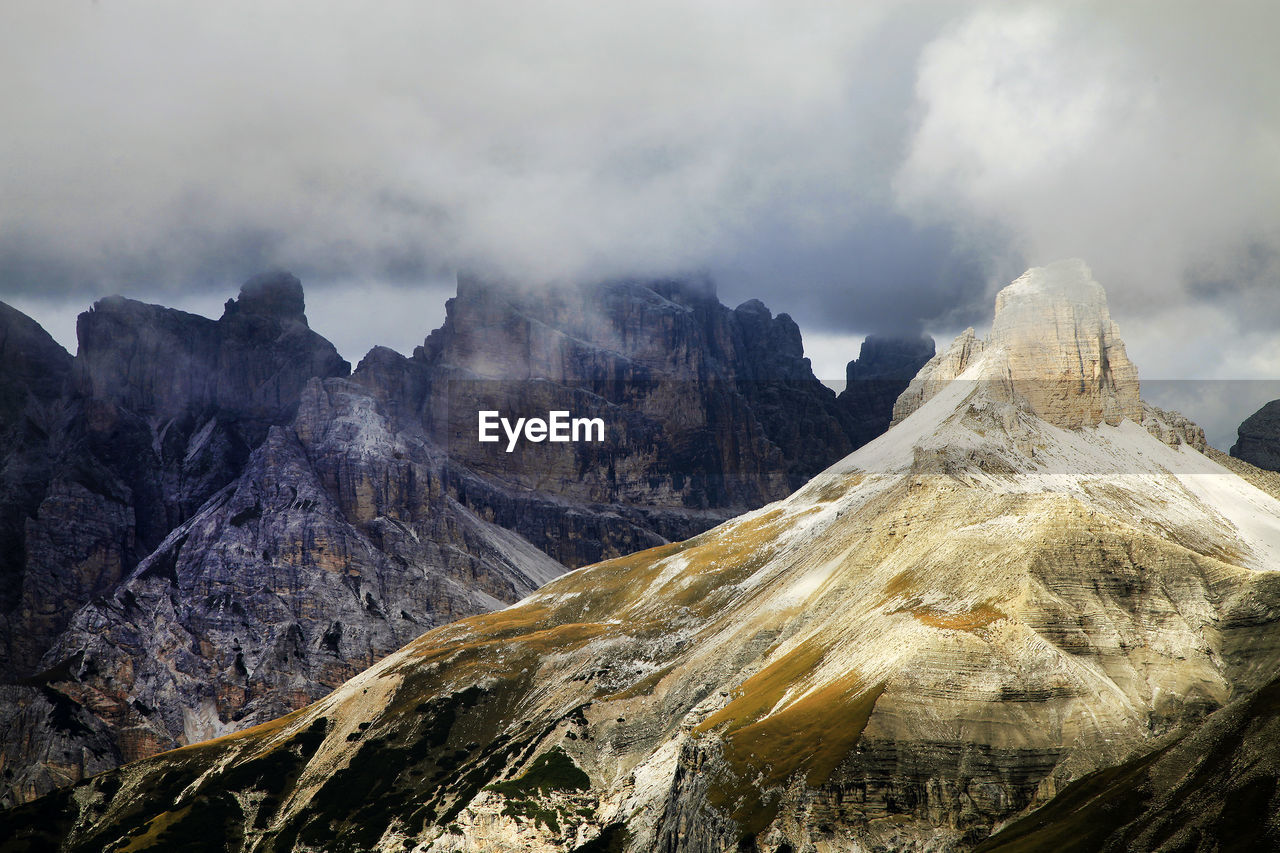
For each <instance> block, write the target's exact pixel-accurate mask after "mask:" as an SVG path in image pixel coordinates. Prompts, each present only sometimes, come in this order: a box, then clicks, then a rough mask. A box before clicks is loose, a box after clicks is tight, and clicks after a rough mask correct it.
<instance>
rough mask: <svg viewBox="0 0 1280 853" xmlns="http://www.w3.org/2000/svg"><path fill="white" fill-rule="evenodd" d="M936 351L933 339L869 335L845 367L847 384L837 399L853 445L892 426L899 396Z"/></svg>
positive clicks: (866, 440)
mask: <svg viewBox="0 0 1280 853" xmlns="http://www.w3.org/2000/svg"><path fill="white" fill-rule="evenodd" d="M935 354H936V353H935V349H934V343H933V338H915V339H911V338H888V337H878V336H876V335H870V336H868V337H867V339H866V340H864V341H863V342H862V348H861V349H860V350H859V352H858V357H857V358H856V359H854V360H853V361H851V362H849V364H848V366H847V367H846V368H845V387H844V390H843V391H841V392H840V396H839V397H838V398H837V403H838V404H839V406H840V408H841V409H842V410H843V412H844V413H845V417H847V418H848V420H849V430H850V438H851V440H852V443H853V446H854V447H861V446H862V445H864V444H866V443H867V442H868V441H871V439H873V438H876V437H877V436H879V435H881V434H882V433H883V432H884V431H885V430H887V429H888V428H889V424H890V423H891V422H892V420H893V407H894V404H895V403H896V402H897V400H898V397H900V396H901V395H902V392H903V391H905V390H906V389H907V386H908V384H909V383H910V382H911V380H912V379H913V378H915V375H916V374H917V373H919V372H920V370H921V369H922V368H923V367H924V366H925V365H926V364H928V363H929V361H930V360H932V359H933V357H934V355H935Z"/></svg>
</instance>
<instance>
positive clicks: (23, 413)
mask: <svg viewBox="0 0 1280 853" xmlns="http://www.w3.org/2000/svg"><path fill="white" fill-rule="evenodd" d="M70 372H71V356H70V355H69V354H68V353H67V351H66V350H64V349H63V348H62V347H60V346H58V344H57V343H56V342H55V341H54V340H53V338H51V337H49V334H48V333H47V332H45V330H44V329H42V328H40V325H39V324H38V323H36V322H35V321H34V320H32V319H31V318H30V317H28V316H27V315H25V314H23V313H22V312H20V311H17V310H15V309H13V308H10V307H9V306H8V305H5V304H4V303H2V302H0V447H3V448H4V449H3V451H2V452H0V453H2V455H0V460H2V462H0V612H4V613H7V612H9V611H10V610H12V609H13V608H14V607H15V606H16V604H17V602H18V600H19V598H20V597H21V590H22V566H23V565H24V563H25V562H26V553H27V551H26V537H25V532H24V531H25V526H26V520H27V519H28V518H31V517H33V516H34V515H35V514H36V510H37V508H38V507H39V506H40V502H41V501H42V500H44V496H45V492H46V490H47V489H48V485H49V480H50V478H51V476H52V468H53V455H52V453H51V448H50V442H49V433H50V432H51V431H52V430H54V429H56V426H55V424H56V422H57V420H58V418H59V415H60V409H61V406H60V401H61V398H62V396H63V391H64V389H65V385H66V380H67V376H68V375H69V374H70Z"/></svg>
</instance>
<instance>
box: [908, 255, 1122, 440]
mask: <svg viewBox="0 0 1280 853" xmlns="http://www.w3.org/2000/svg"><path fill="white" fill-rule="evenodd" d="M978 353H984V355H983V357H982V359H981V363H982V366H981V367H980V368H977V370H976V372H975V373H973V374H972V375H970V376H969V377H968V378H970V379H973V380H975V381H981V382H984V383H989V384H990V386H991V387H990V389H989V390H991V391H992V393H997V394H998V395H1000V396H1007V395H1009V394H1012V396H1013V398H1014V399H1016V400H1017V401H1018V402H1019V403H1020V404H1022V405H1025V406H1027V407H1029V408H1030V409H1031V410H1032V411H1033V412H1034V413H1035V414H1036V415H1037V416H1039V417H1040V418H1043V419H1044V420H1046V421H1048V422H1050V423H1053V424H1056V425H1058V426H1062V427H1067V428H1069V429H1078V428H1080V427H1085V426H1096V425H1098V424H1099V423H1103V422H1105V423H1108V424H1112V425H1114V424H1118V423H1119V422H1120V421H1121V420H1123V419H1125V418H1128V419H1130V420H1132V421H1134V422H1135V423H1141V422H1142V419H1143V414H1142V404H1141V402H1140V401H1139V398H1138V369H1137V367H1135V366H1134V364H1133V362H1131V361H1130V360H1129V356H1128V354H1127V353H1126V352H1125V348H1124V341H1123V340H1121V338H1120V333H1119V330H1118V329H1117V327H1116V324H1115V323H1114V322H1112V320H1111V314H1110V312H1109V311H1108V309H1107V295H1106V292H1105V291H1104V290H1103V289H1102V285H1100V284H1098V283H1097V282H1096V281H1095V280H1094V279H1093V273H1092V272H1091V271H1090V270H1089V267H1088V266H1087V265H1086V264H1085V263H1084V262H1083V261H1080V260H1077V259H1072V260H1066V261H1058V262H1056V263H1053V264H1049V265H1048V266H1044V267H1032V268H1031V269H1029V270H1027V271H1026V272H1025V273H1023V274H1022V275H1021V276H1019V277H1018V278H1017V279H1016V280H1015V281H1013V283H1011V284H1009V285H1008V286H1007V287H1005V288H1004V289H1003V290H1001V291H1000V292H999V293H998V294H997V295H996V303H995V318H994V320H993V321H992V324H991V335H990V337H989V338H988V339H987V340H986V341H982V340H978V339H977V337H976V335H975V334H974V332H973V330H972V329H968V330H966V331H965V333H964V334H962V335H961V336H960V337H959V338H957V339H956V341H955V342H954V343H953V344H952V345H951V347H949V348H948V350H947V351H946V352H944V353H942V354H941V355H940V356H937V357H936V358H934V359H933V360H932V361H930V362H929V364H927V365H925V367H924V369H923V370H921V372H920V374H918V375H917V377H916V379H915V380H913V381H912V384H911V386H910V387H908V389H907V391H906V392H904V394H903V397H902V398H901V399H900V400H899V402H898V405H897V406H896V407H895V411H894V422H895V423H896V422H898V421H900V420H902V419H903V418H905V417H906V416H907V415H908V414H910V413H911V412H912V411H915V409H916V408H918V407H919V406H920V405H921V404H922V403H923V402H924V401H925V400H927V399H928V398H929V397H931V396H933V394H934V393H936V391H937V390H939V389H940V388H941V386H942V385H945V384H946V383H947V382H950V381H951V380H953V379H957V378H959V377H960V376H961V374H963V373H965V372H966V371H968V370H970V368H971V367H972V366H973V365H975V364H977V362H978V359H976V358H975V357H974V356H975V355H977V354H978Z"/></svg>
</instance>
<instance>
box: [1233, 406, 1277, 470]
mask: <svg viewBox="0 0 1280 853" xmlns="http://www.w3.org/2000/svg"><path fill="white" fill-rule="evenodd" d="M1231 455H1232V456H1234V457H1236V458H1237V459H1242V460H1244V461H1245V462H1248V463H1249V464H1251V465H1255V466H1257V467H1258V468H1265V469H1267V470H1268V471H1280V400H1272V401H1271V402H1270V403H1267V404H1266V405H1265V406H1263V407H1262V408H1261V409H1258V411H1256V412H1254V413H1253V414H1252V415H1250V416H1249V417H1247V418H1245V419H1244V422H1243V423H1241V424H1240V428H1239V430H1238V437H1237V439H1236V443H1235V444H1233V445H1232V446H1231Z"/></svg>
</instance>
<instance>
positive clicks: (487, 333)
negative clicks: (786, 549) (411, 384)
mask: <svg viewBox="0 0 1280 853" xmlns="http://www.w3.org/2000/svg"><path fill="white" fill-rule="evenodd" d="M413 360H414V361H415V362H418V363H419V364H421V365H423V366H424V367H425V368H426V370H427V373H428V374H429V377H430V379H429V381H430V383H431V384H432V388H433V391H432V394H431V396H430V397H429V399H428V403H427V406H426V408H425V410H424V413H423V421H424V424H425V427H426V429H427V430H428V432H430V433H431V434H432V435H433V436H434V437H436V438H437V440H438V441H439V443H440V444H441V445H442V446H443V447H444V448H446V449H447V451H448V453H449V457H450V460H451V462H452V463H455V464H456V465H457V466H458V467H460V468H462V469H465V470H466V471H467V472H470V473H471V474H476V475H480V478H481V479H482V480H483V481H484V482H475V481H474V480H473V481H472V483H471V484H470V485H468V484H467V483H464V482H462V481H461V480H459V486H458V489H457V491H458V493H459V499H460V500H463V501H464V502H465V503H466V504H467V505H468V506H471V507H472V508H473V509H475V510H476V511H477V512H479V513H481V514H484V515H486V516H492V517H493V519H494V520H495V521H496V522H497V523H499V524H501V525H503V526H507V527H511V528H512V529H516V530H518V531H519V532H520V533H521V534H522V535H524V536H526V537H528V538H529V539H530V541H532V542H534V543H535V544H537V545H538V546H539V547H540V548H543V549H544V550H545V551H547V553H549V554H551V555H552V556H554V557H555V558H556V559H558V560H560V561H562V562H564V563H565V564H566V565H570V566H576V565H581V564H583V563H585V562H591V561H594V560H599V559H603V558H605V557H609V556H614V555H616V554H619V553H627V552H628V551H631V550H635V549H636V548H637V547H644V546H650V545H656V544H659V543H661V542H662V541H664V540H670V539H681V538H687V537H688V536H691V535H694V534H695V533H698V532H701V531H702V530H705V529H706V528H707V527H709V526H711V525H712V524H714V523H716V522H718V521H721V520H724V519H725V518H728V517H730V516H732V515H734V514H737V513H739V512H742V511H744V510H746V509H749V508H752V507H757V506H760V505H761V504H763V503H765V502H767V501H769V500H773V499H776V498H778V497H781V496H783V495H785V494H787V493H788V492H790V491H791V490H792V489H794V488H796V487H798V486H799V485H801V484H802V483H803V482H805V481H806V480H807V479H808V478H809V477H811V476H812V475H813V474H815V473H817V472H818V471H819V470H821V469H822V468H823V467H825V466H826V465H828V464H830V462H831V461H832V460H834V459H836V458H839V457H840V456H842V455H844V454H845V453H846V452H848V450H849V449H850V447H851V442H850V438H849V435H848V430H847V427H846V417H845V416H844V414H843V413H842V412H841V411H840V410H839V408H838V407H837V405H836V402H835V395H834V394H833V393H832V392H831V391H830V390H829V389H827V388H826V387H824V386H823V385H822V384H821V383H819V382H818V381H817V380H816V379H815V378H814V376H813V372H812V370H811V368H810V366H809V362H808V359H806V358H804V355H803V347H802V344H801V341H800V332H799V329H798V328H797V327H796V325H795V323H794V322H793V321H792V320H791V318H790V317H788V316H787V315H785V314H783V315H779V316H777V317H774V316H773V315H772V314H771V313H770V311H769V310H768V308H766V307H765V306H764V305H763V304H761V303H760V302H759V301H756V300H752V301H751V302H747V303H745V304H743V305H741V306H739V307H738V308H736V309H733V310H730V309H729V308H727V307H725V306H723V305H721V304H720V302H719V301H718V300H717V299H716V297H715V292H714V289H713V288H712V287H711V285H710V283H708V282H704V281H693V282H681V281H649V282H623V283H617V284H608V285H603V286H593V287H590V288H562V289H553V290H551V291H539V292H537V293H536V294H533V293H526V292H523V291H521V290H519V289H517V288H513V287H510V286H497V285H492V284H481V283H479V282H476V281H471V280H467V279H463V280H461V281H460V282H459V288H458V296H457V297H456V298H455V299H451V300H450V301H449V303H448V314H447V318H446V320H445V324H444V326H442V327H441V328H440V329H438V330H436V331H435V332H433V333H432V334H431V335H430V337H428V338H427V341H426V343H425V345H424V346H423V347H422V348H421V349H419V350H418V352H416V353H415V355H414V359H413ZM481 409H487V410H500V411H502V412H503V413H504V414H509V415H511V416H512V417H515V416H545V413H546V412H547V411H548V410H550V409H561V410H568V411H571V412H572V413H573V414H574V415H575V416H581V417H599V418H601V419H602V420H603V421H604V422H605V424H606V425H607V435H606V440H605V441H604V442H603V443H600V444H586V443H581V444H572V445H552V444H540V445H527V446H524V447H521V448H520V449H519V450H518V451H517V452H514V453H510V454H508V453H504V452H495V450H494V445H492V444H482V443H479V442H478V441H476V440H475V437H476V426H477V424H476V412H477V411H478V410H481ZM495 486H499V487H500V488H497V489H495ZM547 494H553V495H555V496H556V501H555V502H549V501H546V500H544V499H543V496H545V495H547ZM520 495H528V496H529V497H528V499H527V500H525V499H520V498H519V497H518V496H520ZM566 501H567V502H568V504H567V505H566ZM575 504H576V505H577V506H578V507H583V506H586V507H591V508H592V512H591V513H583V512H581V511H579V509H578V508H577V507H575V506H574V505H575ZM601 513H607V514H610V515H614V516H617V517H619V518H620V519H623V520H624V523H623V524H621V525H619V526H618V528H617V530H616V531H614V532H611V533H610V534H609V536H610V539H611V540H612V541H609V540H605V541H601V540H600V538H599V532H598V521H597V520H596V519H593V518H592V517H591V515H593V514H594V515H599V514H601ZM588 528H597V530H594V531H593V530H591V529H588ZM645 531H648V532H647V533H646V532H645Z"/></svg>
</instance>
